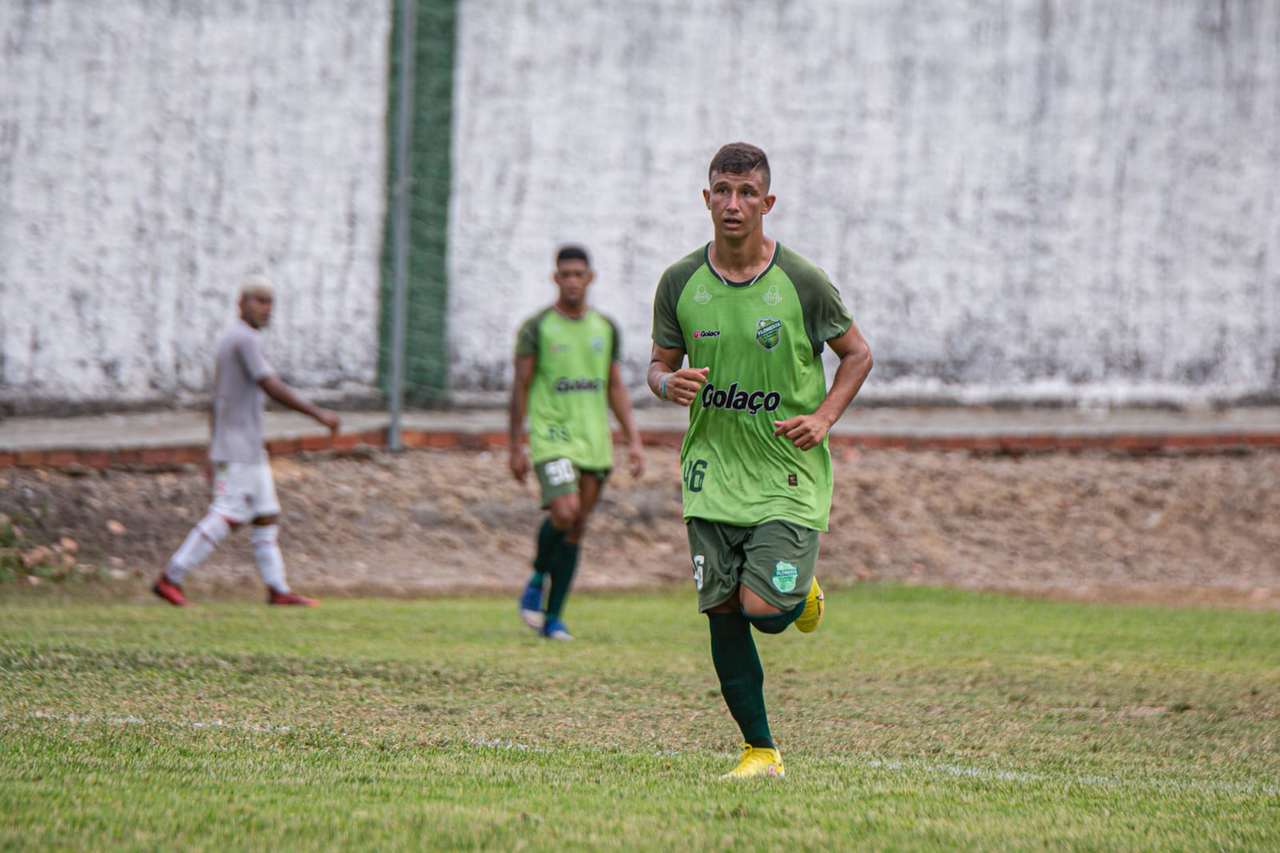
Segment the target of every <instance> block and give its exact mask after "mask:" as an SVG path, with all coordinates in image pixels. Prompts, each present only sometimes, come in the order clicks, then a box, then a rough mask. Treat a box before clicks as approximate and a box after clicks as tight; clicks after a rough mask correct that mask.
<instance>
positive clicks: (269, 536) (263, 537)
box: [249, 522, 280, 549]
mask: <svg viewBox="0 0 1280 853" xmlns="http://www.w3.org/2000/svg"><path fill="white" fill-rule="evenodd" d="M249 539H250V541H251V542H253V547H254V548H255V549H257V548H273V547H275V544H276V542H278V541H279V539H280V528H279V527H278V526H277V525H275V524H258V523H256V522H255V523H254V525H253V532H252V533H250V534H249Z"/></svg>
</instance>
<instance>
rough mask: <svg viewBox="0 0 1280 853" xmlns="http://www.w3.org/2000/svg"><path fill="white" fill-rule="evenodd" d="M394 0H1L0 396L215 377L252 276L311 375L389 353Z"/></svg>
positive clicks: (185, 384) (369, 375) (134, 397)
mask: <svg viewBox="0 0 1280 853" xmlns="http://www.w3.org/2000/svg"><path fill="white" fill-rule="evenodd" d="M389 22H390V12H389V9H388V3H387V2H386V0H375V2H370V1H369V0H308V2H302V0H235V2H225V0H172V2H148V0H43V2H33V0H26V2H23V0H6V2H4V3H0V51H3V54H2V55H3V68H4V71H3V75H0V402H6V401H7V402H8V404H9V406H10V407H11V408H12V407H15V406H16V407H17V408H19V409H21V408H22V406H23V404H24V402H26V403H29V402H32V401H37V402H38V401H46V402H47V401H66V402H72V403H74V402H80V401H90V400H102V399H110V400H113V401H116V402H130V401H146V400H168V399H180V398H182V397H184V396H187V395H190V394H202V393H204V392H206V391H207V388H208V385H209V380H210V372H211V346H212V344H213V342H214V339H215V338H216V336H217V335H218V334H219V332H220V331H221V330H222V329H223V328H224V327H225V326H226V325H227V323H228V322H229V321H230V320H231V319H232V318H233V317H234V290H235V287H236V285H237V283H238V280H239V278H240V277H241V275H242V274H243V273H244V272H246V271H250V270H254V269H258V270H263V271H265V272H267V273H268V274H270V275H271V276H272V278H273V279H274V280H275V281H276V283H277V287H278V289H279V294H278V300H277V301H278V304H277V310H276V314H275V319H274V321H273V328H272V330H271V332H270V333H269V336H268V344H267V348H268V353H269V355H270V357H271V359H272V361H273V362H274V364H275V365H276V367H277V368H278V369H280V371H281V372H282V373H283V374H284V375H285V376H286V377H287V378H288V379H290V380H291V381H294V382H296V383H298V384H300V385H303V386H312V387H315V386H330V387H340V386H342V385H343V384H344V383H354V384H355V385H357V386H359V387H364V386H366V385H367V384H368V383H371V382H372V381H373V378H374V373H375V368H376V360H377V330H376V323H377V309H378V279H379V271H378V253H379V250H380V248H381V243H382V227H383V214H384V197H385V167H384V161H385V158H386V143H385V130H384V117H385V111H386V104H387V81H386V78H387V71H386V64H387V28H388V26H389Z"/></svg>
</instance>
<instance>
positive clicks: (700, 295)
mask: <svg viewBox="0 0 1280 853" xmlns="http://www.w3.org/2000/svg"><path fill="white" fill-rule="evenodd" d="M693 301H694V302H696V303H698V304H699V305H706V304H707V303H708V302H710V301H711V291H709V290H707V286H706V285H705V284H702V283H701V282H699V283H698V289H697V290H695V291H694V292H693Z"/></svg>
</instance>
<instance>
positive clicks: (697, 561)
mask: <svg viewBox="0 0 1280 853" xmlns="http://www.w3.org/2000/svg"><path fill="white" fill-rule="evenodd" d="M705 562H706V557H704V556H702V555H701V554H694V555H693V585H694V586H695V587H697V588H698V592H702V564H703V563H705ZM792 585H793V586H794V582H793V583H792Z"/></svg>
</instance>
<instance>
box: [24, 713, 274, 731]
mask: <svg viewBox="0 0 1280 853" xmlns="http://www.w3.org/2000/svg"><path fill="white" fill-rule="evenodd" d="M29 716H30V717H31V718H32V719H35V720H56V721H57V722H60V723H73V724H76V725H82V726H146V725H153V726H172V727H176V728H183V729H229V730H232V731H245V732H261V733H263V734H283V733H285V732H289V731H292V730H293V726H280V725H276V724H275V723H228V722H224V721H223V720H144V719H143V718H142V717H135V716H132V715H129V716H124V717H112V716H108V715H105V714H58V713H55V712H53V711H33V712H32V713H31V714H30V715H29Z"/></svg>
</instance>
